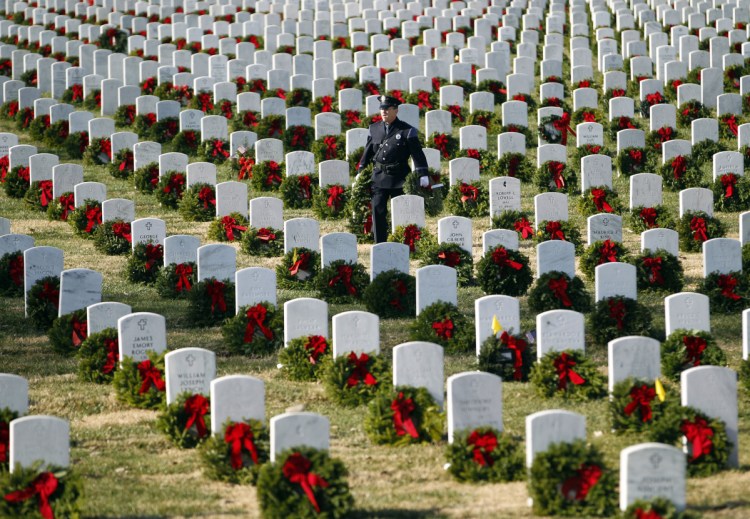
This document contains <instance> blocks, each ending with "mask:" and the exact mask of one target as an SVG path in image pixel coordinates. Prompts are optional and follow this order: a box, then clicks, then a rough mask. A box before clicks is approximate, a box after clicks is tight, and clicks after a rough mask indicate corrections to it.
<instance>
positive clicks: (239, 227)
mask: <svg viewBox="0 0 750 519" xmlns="http://www.w3.org/2000/svg"><path fill="white" fill-rule="evenodd" d="M245 231H247V219H246V218H245V217H244V216H243V215H241V214H240V213H237V212H234V213H229V214H228V215H225V216H221V217H218V218H216V219H215V220H213V221H212V222H211V223H210V224H209V226H208V232H207V233H206V236H207V237H208V239H209V240H215V241H220V242H236V241H241V240H242V235H243V234H244V233H245Z"/></svg>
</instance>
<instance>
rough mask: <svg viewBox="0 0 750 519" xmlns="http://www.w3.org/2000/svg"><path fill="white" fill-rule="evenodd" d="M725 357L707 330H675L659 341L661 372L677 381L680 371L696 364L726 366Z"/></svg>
mask: <svg viewBox="0 0 750 519" xmlns="http://www.w3.org/2000/svg"><path fill="white" fill-rule="evenodd" d="M726 364H727V357H726V355H725V354H724V351H723V350H722V349H721V348H719V346H718V345H717V344H716V341H715V340H714V338H713V336H712V335H711V334H710V333H709V332H704V331H701V330H685V329H679V330H675V331H674V332H672V333H671V334H669V337H667V339H666V340H665V341H664V342H662V343H661V373H662V376H664V377H667V378H669V379H671V380H674V381H675V382H679V380H680V373H682V372H683V371H685V370H686V369H690V368H694V367H696V366H726Z"/></svg>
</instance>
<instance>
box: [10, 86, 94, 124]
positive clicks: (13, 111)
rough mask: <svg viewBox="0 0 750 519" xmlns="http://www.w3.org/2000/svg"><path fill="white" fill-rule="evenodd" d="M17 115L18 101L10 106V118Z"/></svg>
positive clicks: (12, 102)
mask: <svg viewBox="0 0 750 519" xmlns="http://www.w3.org/2000/svg"><path fill="white" fill-rule="evenodd" d="M74 86H75V85H74ZM81 90H83V87H81ZM17 113H18V101H11V102H10V103H9V104H8V117H11V118H13V117H15V116H16V114H17Z"/></svg>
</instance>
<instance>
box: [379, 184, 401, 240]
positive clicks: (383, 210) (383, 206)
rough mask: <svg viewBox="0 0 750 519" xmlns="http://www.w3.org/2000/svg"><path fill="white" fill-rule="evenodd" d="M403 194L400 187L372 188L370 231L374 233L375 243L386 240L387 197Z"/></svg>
mask: <svg viewBox="0 0 750 519" xmlns="http://www.w3.org/2000/svg"><path fill="white" fill-rule="evenodd" d="M403 194H404V189H403V188H401V187H399V188H395V189H388V188H383V187H374V188H372V231H373V234H374V235H375V243H383V242H384V241H388V199H390V198H392V197H394V196H399V195H403Z"/></svg>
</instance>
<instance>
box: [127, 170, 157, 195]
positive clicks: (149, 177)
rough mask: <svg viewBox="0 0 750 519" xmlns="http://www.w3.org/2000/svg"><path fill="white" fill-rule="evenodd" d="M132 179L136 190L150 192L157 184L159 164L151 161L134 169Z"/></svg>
mask: <svg viewBox="0 0 750 519" xmlns="http://www.w3.org/2000/svg"><path fill="white" fill-rule="evenodd" d="M133 180H134V181H135V187H136V189H137V190H138V191H140V192H141V193H145V194H147V195H148V194H151V193H153V192H154V190H155V189H156V187H157V186H158V185H159V164H157V163H156V162H151V163H149V164H146V165H145V166H141V167H140V168H138V169H136V170H135V173H133Z"/></svg>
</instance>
